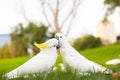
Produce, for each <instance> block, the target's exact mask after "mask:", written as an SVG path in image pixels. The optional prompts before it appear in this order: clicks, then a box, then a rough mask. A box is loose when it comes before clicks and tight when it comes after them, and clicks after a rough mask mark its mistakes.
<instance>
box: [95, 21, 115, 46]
mask: <svg viewBox="0 0 120 80" xmlns="http://www.w3.org/2000/svg"><path fill="white" fill-rule="evenodd" d="M96 36H97V37H99V38H100V39H101V40H102V42H103V44H104V45H109V44H114V43H115V42H116V41H117V36H116V33H115V29H114V24H113V23H112V22H110V21H108V20H107V21H102V22H100V23H99V24H98V26H97V35H96Z"/></svg>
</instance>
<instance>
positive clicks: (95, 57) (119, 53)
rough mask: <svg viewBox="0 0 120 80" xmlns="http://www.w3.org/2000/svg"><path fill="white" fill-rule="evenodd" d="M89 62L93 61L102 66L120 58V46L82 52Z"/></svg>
mask: <svg viewBox="0 0 120 80" xmlns="http://www.w3.org/2000/svg"><path fill="white" fill-rule="evenodd" d="M80 53H81V54H82V55H84V56H85V57H86V58H88V59H89V60H92V61H94V62H96V63H99V64H101V65H104V66H106V65H105V62H106V61H108V60H111V59H115V58H120V45H112V46H106V47H100V48H94V49H90V50H85V51H82V52H80Z"/></svg>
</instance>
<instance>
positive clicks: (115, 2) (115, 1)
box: [104, 0, 120, 16]
mask: <svg viewBox="0 0 120 80" xmlns="http://www.w3.org/2000/svg"><path fill="white" fill-rule="evenodd" d="M104 4H105V5H109V6H108V8H107V13H106V16H108V15H110V14H112V13H113V12H114V10H115V9H116V8H117V7H119V8H120V0H104Z"/></svg>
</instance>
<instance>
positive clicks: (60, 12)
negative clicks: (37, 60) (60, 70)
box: [0, 0, 120, 72]
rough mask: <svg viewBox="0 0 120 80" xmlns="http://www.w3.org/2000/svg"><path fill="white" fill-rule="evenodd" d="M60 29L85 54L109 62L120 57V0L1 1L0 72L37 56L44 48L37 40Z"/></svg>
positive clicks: (52, 34) (40, 40)
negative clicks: (36, 44)
mask: <svg viewBox="0 0 120 80" xmlns="http://www.w3.org/2000/svg"><path fill="white" fill-rule="evenodd" d="M56 32H62V33H63V34H64V35H66V37H67V38H70V39H71V41H70V43H71V45H72V46H73V47H74V48H75V49H76V50H78V51H81V53H82V54H83V55H84V56H86V57H87V58H89V59H91V60H94V61H95V62H97V63H100V64H102V65H105V62H106V61H107V60H110V59H114V58H115V59H116V58H119V57H120V51H119V49H120V45H119V44H120V0H0V72H7V71H10V70H11V69H13V68H15V67H16V66H18V65H20V64H22V63H23V62H25V61H26V60H28V59H29V58H30V57H31V56H34V55H36V54H37V53H38V52H39V51H40V50H39V49H38V48H36V47H35V46H34V45H33V43H34V41H36V42H37V43H43V42H45V41H46V40H48V39H50V38H53V37H54V34H55V33H56ZM111 46H112V47H113V48H111ZM116 46H117V47H116ZM104 47H108V48H105V49H103V48H104ZM96 48H99V49H100V50H99V49H97V50H98V51H97V52H96V50H95V49H96ZM101 48H102V49H101ZM93 49H94V50H93ZM87 50H93V51H95V52H92V51H87ZM102 50H103V51H102ZM109 50H112V51H113V52H112V51H109ZM100 51H101V52H100ZM107 51H108V52H107ZM92 53H94V54H92ZM105 53H106V54H107V55H105V56H104V58H103V57H102V56H101V55H102V54H105ZM91 54H92V55H93V56H91ZM95 54H97V55H95ZM114 54H115V55H114ZM108 55H109V57H108V58H106V57H107V56H108ZM100 56H101V57H100ZM95 57H99V59H98V58H97V59H96V58H95ZM102 59H103V61H102ZM10 60H11V61H10ZM60 61H61V60H60ZM15 62H16V63H17V64H16V63H15ZM13 64H15V65H14V66H13ZM1 66H3V67H1ZM5 66H6V67H5ZM8 66H9V69H7V67H8Z"/></svg>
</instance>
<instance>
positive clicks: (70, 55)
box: [55, 33, 110, 73]
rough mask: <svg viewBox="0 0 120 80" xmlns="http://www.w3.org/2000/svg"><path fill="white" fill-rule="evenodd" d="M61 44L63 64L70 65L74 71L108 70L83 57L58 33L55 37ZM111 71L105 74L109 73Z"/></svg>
mask: <svg viewBox="0 0 120 80" xmlns="http://www.w3.org/2000/svg"><path fill="white" fill-rule="evenodd" d="M55 36H56V37H57V38H58V40H59V43H60V53H61V55H62V58H63V62H64V64H65V65H68V66H69V67H71V68H72V69H73V70H77V71H79V72H88V71H92V72H104V71H106V68H105V67H103V66H101V65H99V64H97V63H95V62H92V61H90V60H88V59H87V58H85V57H84V56H82V55H81V54H80V53H79V52H77V51H76V50H75V49H74V48H73V47H72V46H71V45H70V44H69V43H68V42H67V40H66V39H65V36H64V35H63V34H61V33H56V35H55ZM109 71H110V70H108V71H106V72H105V73H109Z"/></svg>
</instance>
